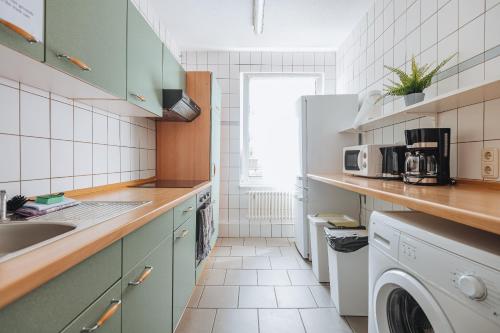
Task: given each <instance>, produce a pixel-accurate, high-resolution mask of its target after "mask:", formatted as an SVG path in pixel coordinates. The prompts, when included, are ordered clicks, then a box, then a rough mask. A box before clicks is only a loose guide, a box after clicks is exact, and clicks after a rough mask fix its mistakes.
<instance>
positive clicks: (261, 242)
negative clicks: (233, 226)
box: [243, 237, 266, 247]
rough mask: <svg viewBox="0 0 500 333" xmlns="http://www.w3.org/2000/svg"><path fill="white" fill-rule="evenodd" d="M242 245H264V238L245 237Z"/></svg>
mask: <svg viewBox="0 0 500 333" xmlns="http://www.w3.org/2000/svg"><path fill="white" fill-rule="evenodd" d="M243 245H245V246H261V247H266V239H265V238H259V237H256V238H245V240H244V242H243Z"/></svg>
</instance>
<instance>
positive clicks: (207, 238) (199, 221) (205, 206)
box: [196, 188, 215, 266]
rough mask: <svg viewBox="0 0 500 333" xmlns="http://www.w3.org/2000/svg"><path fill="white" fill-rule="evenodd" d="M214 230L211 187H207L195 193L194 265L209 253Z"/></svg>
mask: <svg viewBox="0 0 500 333" xmlns="http://www.w3.org/2000/svg"><path fill="white" fill-rule="evenodd" d="M214 232H215V226H214V219H213V209H212V189H211V188H207V189H205V190H203V191H201V192H199V193H198V194H197V195H196V266H198V265H199V263H200V262H201V261H202V260H203V259H205V258H206V257H207V256H208V254H209V253H210V250H211V240H212V236H213V235H214Z"/></svg>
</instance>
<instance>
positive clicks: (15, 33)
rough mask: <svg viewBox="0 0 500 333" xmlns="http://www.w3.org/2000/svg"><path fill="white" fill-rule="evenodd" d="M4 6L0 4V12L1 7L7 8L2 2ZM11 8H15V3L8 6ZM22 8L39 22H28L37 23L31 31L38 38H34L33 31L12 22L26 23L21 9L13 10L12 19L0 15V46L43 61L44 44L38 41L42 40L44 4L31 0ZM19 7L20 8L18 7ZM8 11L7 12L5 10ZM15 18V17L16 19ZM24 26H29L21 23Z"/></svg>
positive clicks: (6, 3)
mask: <svg viewBox="0 0 500 333" xmlns="http://www.w3.org/2000/svg"><path fill="white" fill-rule="evenodd" d="M2 2H4V4H0V10H3V8H2V7H3V6H9V4H8V2H5V1H2ZM10 5H11V6H15V5H16V3H15V2H13V3H12V4H10ZM22 5H24V6H23V7H24V8H25V10H26V11H30V12H35V13H34V14H35V16H36V17H37V18H39V20H36V19H35V20H34V19H33V17H32V18H31V21H30V22H37V23H36V24H35V25H36V26H34V25H31V27H30V28H31V29H34V30H35V31H38V32H39V33H40V36H39V37H37V36H35V33H36V32H35V31H28V30H31V29H30V28H27V27H25V26H22V23H19V22H14V20H16V19H17V20H19V21H26V19H25V18H23V15H22V14H21V13H20V12H21V11H22V9H19V10H14V9H11V10H12V11H13V13H12V14H11V15H13V16H14V17H10V16H11V15H6V13H3V12H2V13H0V44H3V45H5V46H7V47H9V48H11V49H14V50H16V51H19V52H21V53H23V54H25V55H27V56H29V57H31V58H33V59H35V60H38V61H44V60H45V59H44V50H45V49H44V43H43V42H42V41H40V40H41V39H42V38H43V36H42V35H43V30H44V27H43V25H44V20H43V17H44V13H43V8H44V3H43V0H33V1H30V3H29V4H24V3H22ZM18 7H21V6H18ZM7 11H8V10H7ZM16 16H17V17H16ZM23 23H25V24H29V23H28V22H23Z"/></svg>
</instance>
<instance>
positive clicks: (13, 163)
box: [0, 134, 21, 182]
mask: <svg viewBox="0 0 500 333" xmlns="http://www.w3.org/2000/svg"><path fill="white" fill-rule="evenodd" d="M0 151H1V152H2V154H5V155H4V156H9V163H4V162H2V163H0V182H11V181H17V180H19V179H20V167H21V165H20V138H19V136H17V135H6V134H0Z"/></svg>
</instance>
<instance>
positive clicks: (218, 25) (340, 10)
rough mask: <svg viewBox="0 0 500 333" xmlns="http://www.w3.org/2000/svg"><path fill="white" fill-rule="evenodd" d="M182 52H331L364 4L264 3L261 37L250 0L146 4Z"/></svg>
mask: <svg viewBox="0 0 500 333" xmlns="http://www.w3.org/2000/svg"><path fill="white" fill-rule="evenodd" d="M150 1H151V7H152V8H154V9H155V10H156V11H157V14H158V15H159V16H160V19H161V21H162V22H163V23H164V24H165V26H166V28H167V29H168V30H169V31H170V33H171V36H172V38H173V39H174V40H175V41H176V42H177V44H178V45H179V47H180V48H181V49H183V50H193V49H196V50H200V49H206V50H244V49H258V50H335V49H336V48H337V47H338V46H339V45H340V43H342V42H343V40H344V39H345V38H346V37H347V35H348V34H349V32H350V31H351V30H352V29H353V28H354V26H355V24H356V23H357V22H358V21H359V20H360V19H361V16H362V15H363V13H365V12H366V10H367V9H368V5H369V3H370V2H371V1H370V0H266V6H265V11H264V33H263V34H262V35H255V34H254V32H253V27H252V10H253V7H252V4H253V1H252V0H150Z"/></svg>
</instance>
